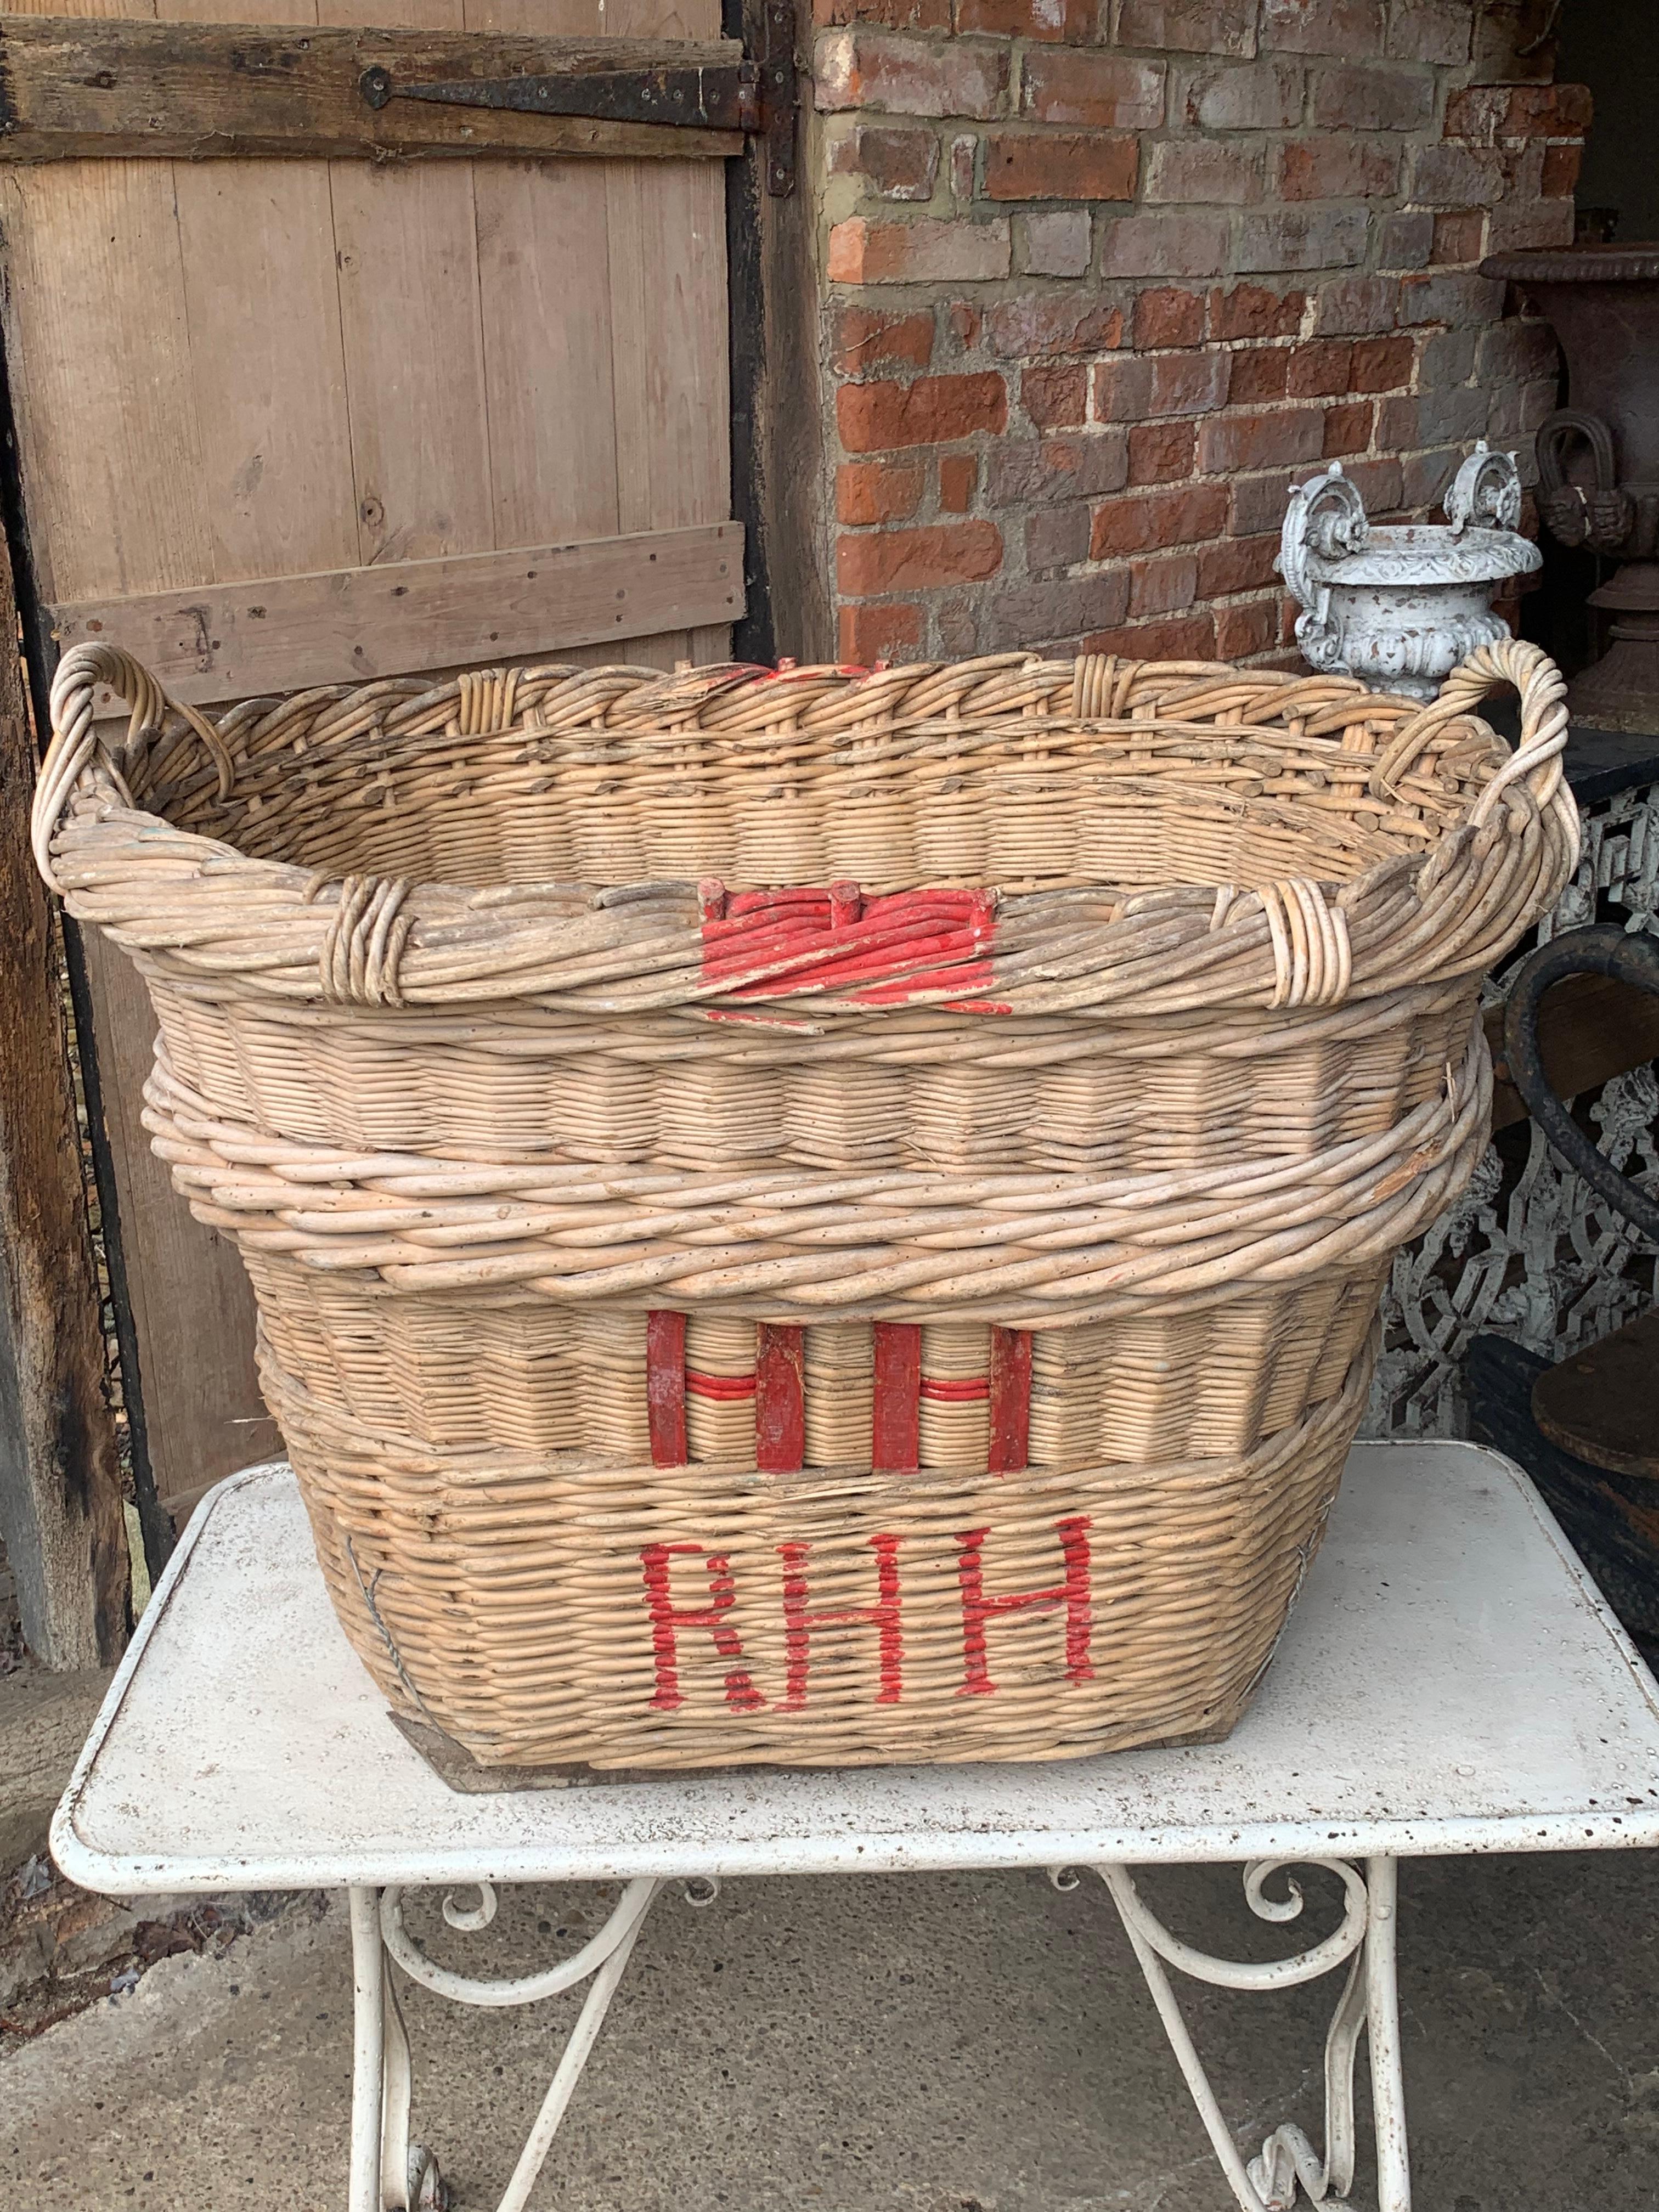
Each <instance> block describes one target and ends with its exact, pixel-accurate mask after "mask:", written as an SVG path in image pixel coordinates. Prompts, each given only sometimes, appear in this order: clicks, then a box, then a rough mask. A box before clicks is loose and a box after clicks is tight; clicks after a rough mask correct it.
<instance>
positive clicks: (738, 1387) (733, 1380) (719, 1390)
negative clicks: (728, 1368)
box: [685, 1367, 755, 1401]
mask: <svg viewBox="0 0 1659 2212" xmlns="http://www.w3.org/2000/svg"><path fill="white" fill-rule="evenodd" d="M685 1387H686V1389H688V1390H689V1391H690V1393H691V1395H692V1396H693V1397H694V1398H717V1399H723V1400H728V1401H729V1400H732V1399H734V1398H752V1397H753V1396H754V1395H755V1378H754V1376H752V1375H705V1374H704V1373H703V1372H702V1370H701V1368H696V1367H688V1368H687V1369H686V1370H685Z"/></svg>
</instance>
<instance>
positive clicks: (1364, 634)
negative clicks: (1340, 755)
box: [1277, 439, 1542, 699]
mask: <svg viewBox="0 0 1659 2212" xmlns="http://www.w3.org/2000/svg"><path fill="white" fill-rule="evenodd" d="M1519 520H1521V479H1520V477H1519V476H1518V475H1517V473H1516V466H1515V456H1514V455H1513V454H1512V453H1491V452H1489V451H1488V450H1487V447H1486V441H1485V439H1482V440H1481V441H1480V444H1479V445H1478V446H1477V447H1475V449H1474V452H1473V453H1471V454H1470V455H1469V457H1468V460H1466V461H1465V462H1464V464H1463V465H1462V468H1461V469H1459V471H1457V474H1456V476H1455V477H1454V478H1453V480H1452V486H1451V489H1450V490H1449V492H1448V493H1447V494H1446V520H1445V521H1444V522H1443V523H1433V522H1405V523H1389V524H1385V525H1383V526H1377V527H1373V526H1372V525H1371V523H1370V521H1369V520H1367V518H1366V514H1365V509H1364V505H1363V504H1362V502H1361V500H1360V497H1359V494H1358V491H1357V490H1356V489H1355V488H1354V486H1353V485H1352V483H1350V482H1349V481H1348V479H1347V477H1345V476H1344V475H1343V473H1342V464H1341V462H1340V461H1333V462H1332V463H1331V465H1330V467H1329V468H1328V470H1327V471H1326V472H1325V474H1324V475H1323V476H1322V477H1313V478H1312V479H1311V480H1310V482H1309V483H1304V484H1298V485H1297V488H1296V489H1295V490H1294V491H1292V492H1291V503H1290V507H1289V509H1288V511H1287V512H1286V513H1285V526H1284V529H1283V530H1282V531H1281V532H1280V533H1279V560H1278V563H1277V566H1278V568H1279V573H1280V574H1282V575H1283V577H1284V579H1285V583H1286V584H1287V585H1288V586H1290V588H1291V592H1293V593H1294V594H1295V596H1296V598H1297V599H1298V600H1299V601H1300V603H1301V606H1302V612H1301V613H1300V614H1299V615H1298V616H1297V623H1296V639H1297V644H1298V645H1299V646H1300V647H1301V648H1302V653H1303V658H1304V659H1305V660H1306V661H1307V663H1308V665H1309V666H1310V668H1316V669H1318V670H1320V671H1322V672H1329V673H1331V674H1335V675H1343V676H1357V677H1358V678H1359V680H1360V682H1361V683H1362V684H1365V685H1367V686H1368V687H1369V688H1370V690H1373V691H1403V692H1405V693H1406V695H1407V696H1408V697H1409V698H1413V699H1432V698H1433V696H1434V695H1435V693H1436V692H1437V690H1439V688H1440V686H1441V684H1442V683H1443V681H1444V680H1445V678H1447V677H1448V676H1449V674H1450V673H1451V671H1452V670H1453V669H1454V668H1455V666H1456V665H1457V664H1458V662H1459V661H1460V660H1462V659H1465V658H1466V656H1467V655H1468V654H1469V653H1473V652H1474V649H1475V647H1477V646H1480V645H1490V644H1492V642H1493V641H1494V640H1495V639H1498V638H1500V637H1507V636H1508V635H1509V625H1508V624H1507V623H1505V622H1504V619H1503V617H1502V616H1500V615H1495V614H1494V613H1493V612H1492V592H1493V590H1494V588H1495V587H1496V586H1498V584H1500V583H1501V582H1503V581H1504V579H1505V578H1506V577H1509V576H1519V575H1524V574H1527V573H1528V571H1529V570H1531V569H1534V568H1538V567H1540V566H1541V561H1542V556H1541V554H1540V553H1539V550H1538V548H1537V547H1536V546H1535V545H1534V544H1531V543H1529V541H1528V539H1526V538H1522V537H1520V536H1518V535H1517V533H1516V527H1515V526H1516V523H1517V522H1518V521H1519Z"/></svg>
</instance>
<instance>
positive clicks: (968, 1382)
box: [921, 1375, 991, 1406]
mask: <svg viewBox="0 0 1659 2212" xmlns="http://www.w3.org/2000/svg"><path fill="white" fill-rule="evenodd" d="M921 1395H922V1396H923V1397H924V1398H931V1399H933V1400H934V1401H936V1402H937V1403H939V1404H940V1405H945V1406H967V1405H971V1404H972V1403H973V1402H974V1401H975V1399H978V1398H988V1397H989V1396H990V1395H991V1386H990V1384H989V1383H987V1381H986V1379H985V1377H984V1376H982V1375H964V1376H959V1377H958V1376H938V1375H924V1376H922V1378H921Z"/></svg>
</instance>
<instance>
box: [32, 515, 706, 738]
mask: <svg viewBox="0 0 1659 2212" xmlns="http://www.w3.org/2000/svg"><path fill="white" fill-rule="evenodd" d="M742 611H743V532H742V530H741V529H740V528H739V527H738V525H737V524H736V523H735V522H724V523H720V522H717V523H711V524H705V525H704V526H702V528H701V529H695V530H661V531H647V532H641V534H640V535H639V536H638V537H635V538H594V539H590V540H588V541H586V543H583V544H576V545H551V546H541V547H533V546H532V547H528V548H521V549H520V550H517V551H515V552H511V553H471V554H466V555H463V556H459V558H456V559H453V560H447V561H444V560H431V561H393V562H385V563H382V564H380V565H379V566H377V567H374V568H344V569H337V570H335V571H334V572H333V573H331V574H325V575H313V576H267V577H264V578H263V579H261V580H258V581H256V582H253V583H249V584H240V585H236V586H214V587H210V588H208V589H206V590H200V591H196V592H149V593H147V594H143V595H140V596H137V597H134V598H131V599H92V600H82V601H81V602H79V603H78V604H76V605H71V606H57V607H53V608H52V610H51V612H52V628H53V633H54V635H56V637H57V639H58V643H59V645H60V646H61V647H65V648H67V647H69V646H71V645H78V644H80V643H82V641H86V640H90V639H98V640H100V641H106V642H111V643H113V644H116V645H123V646H125V647H126V648H127V650H128V651H129V652H130V653H136V654H137V657H138V658H139V659H140V660H142V661H143V663H144V665H145V666H146V667H147V668H149V670H151V671H152V672H153V673H154V674H155V676H157V677H159V678H160V679H161V683H162V684H164V685H165V687H166V688H167V690H169V691H170V692H171V693H172V694H173V697H174V698H176V699H186V700H190V701H191V702H196V701H199V700H209V699H242V698H248V697H251V696H253V695H254V694H256V693H258V692H265V691H274V690H302V689H305V688H307V687H308V686H310V685H311V684H356V683H367V682H368V681H369V680H370V679H372V678H374V677H377V676H388V675H397V674H403V673H404V672H406V671H410V670H414V669H426V668H443V667H448V666H452V665H465V662H466V661H467V660H468V659H469V658H470V659H477V658H478V657H479V656H480V654H482V655H483V656H484V657H486V658H489V659H494V658H495V657H496V656H500V658H501V659H513V658H514V657H516V656H519V655H522V654H526V653H543V654H546V653H551V652H557V651H558V650H560V649H561V648H562V647H566V646H573V645H597V644H599V643H602V642H608V641H619V640H622V639H626V638H631V637H634V636H635V635H659V634H660V633H661V632H663V631H665V630H671V629H690V628H691V627H692V626H694V625H696V624H702V623H729V622H732V621H734V620H735V619H736V617H738V615H739V614H741V613H742Z"/></svg>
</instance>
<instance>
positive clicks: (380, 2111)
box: [350, 1879, 715, 2212]
mask: <svg viewBox="0 0 1659 2212" xmlns="http://www.w3.org/2000/svg"><path fill="white" fill-rule="evenodd" d="M660 1887H661V1884H660V1883H659V1882H657V1881H652V1880H649V1879H642V1880H640V1881H631V1882H629V1885H628V1887H627V1888H626V1889H625V1890H624V1891H623V1896H622V1901H621V1903H620V1904H618V1905H617V1908H616V1910H615V1911H613V1912H612V1913H611V1917H610V1918H609V1919H608V1920H607V1921H606V1922H605V1926H604V1927H603V1928H602V1929H600V1930H599V1934H598V1935H597V1936H594V1937H593V1938H592V1941H591V1942H588V1943H586V1945H584V1946H583V1948H581V1950H580V1951H578V1952H577V1953H576V1954H575V1955H574V1957H573V1958H570V1959H567V1960H564V1961H563V1962H562V1964H561V1965H559V1966H550V1967H548V1968H547V1969H545V1970H544V1972H541V1973H537V1974H524V1975H520V1976H518V1977H516V1978H512V1979H507V1980H502V1981H482V1980H478V1979H476V1978H473V1977H472V1976H471V1975H467V1974H459V1973H455V1972H453V1971H452V1970H451V1969H450V1968H448V1967H447V1966H438V1965H437V1964H436V1963H435V1961H434V1960H431V1959H428V1956H427V1955H426V1954H425V1952H424V1951H422V1949H421V1948H420V1946H419V1945H418V1944H417V1943H416V1942H415V1940H414V1938H413V1937H412V1936H410V1934H409V1932H408V1930H407V1929H405V1928H404V1922H403V1905H402V1892H401V1891H399V1890H396V1889H388V1890H386V1891H384V1892H380V1893H376V1892H375V1891H374V1890H367V1889H366V1890H353V1892H352V1893H351V1935H352V1953H353V1960H354V1967H355V1973H356V1990H357V2069H356V2081H355V2084H354V2087H353V2092H352V2107H351V2130H352V2135H351V2157H352V2164H351V2181H352V2195H351V2199H350V2212H438V2208H440V2207H441V2205H442V2204H443V2203H445V2201H446V2199H445V2194H444V2191H443V2187H442V2185H441V2182H440V2180H439V2179H438V2171H437V2167H436V2165H435V2162H434V2161H433V2160H432V2159H431V2157H430V2155H429V2154H428V2153H427V2152H425V2151H423V2150H422V2149H421V2148H420V2147H419V2146H418V2145H416V2146H412V2147H411V2145H410V2141H409V2112H410V2053H409V2039H408V2036H407V2034H406V2033H405V2032H404V2021H403V2014H402V2011H401V2008H400V2007H399V2005H398V1996H397V1990H396V1988H395V1986H394V1985H393V1982H392V1971H391V1969H392V1963H393V1962H394V1961H395V1963H396V1964H397V1965H398V1966H400V1967H401V1968H402V1969H403V1971H404V1972H405V1973H407V1974H409V1975H410V1977H411V1978H413V1979H414V1980H416V1981H418V1982H419V1983H421V1984H422V1986H423V1987H424V1988H426V1989H428V1990H433V1991H434V1992H435V1994H436V1995H437V1996H446V1997H449V1998H451V1999H453V2001H454V2002H456V2003H457V2004H467V2005H482V2006H489V2007H495V2006H507V2005H521V2004H534V2003H536V2002H538V2001H539V2000H540V1999H541V1998H543V1997H550V1996H556V1995H557V1994H558V1993H559V1992H560V1991H561V1990H568V1989H574V1987H575V1986H576V1984H578V1983H580V1982H584V1981H587V1980H589V1979H590V1978H591V1979H592V1988H591V1989H590V1990H588V1992H587V1996H586V1999H585V2001H584V2002H583V2005H582V2008H581V2011H580V2013H579V2015H577V2019H576V2024H575V2026H574V2027H573V2028H572V2030H571V2031H570V2034H569V2037H568V2039H567V2041H566V2044H565V2047H564V2050H563V2052H562V2055H561V2057H560V2059H559V2063H558V2065H557V2066H556V2069H554V2074H553V2079H552V2081H551V2082H550V2084H549V2086H548V2090H547V2094H546V2096H545V2097H544V2099H543V2100H542V2106H541V2110H540V2112H538V2114H537V2117H536V2124H535V2125H534V2127H533V2128H532V2130H531V2131H530V2136H529V2140H528V2141H527V2142H526V2144H525V2147H524V2149H523V2151H522V2152H521V2153H520V2157H519V2161H518V2164H517V2166H515V2167H514V2168H513V2177H512V2179H511V2180H510V2181H509V2182H508V2183H507V2191H506V2194H505V2195H504V2196H503V2197H502V2198H501V2205H500V2212H524V2207H525V2206H526V2204H527V2203H528V2202H529V2198H530V2192H531V2191H532V2189H533V2188H534V2187H535V2185H536V2179H537V2176H538V2174H539V2173H540V2172H541V2170H542V2166H543V2164H544V2161H545V2160H546V2157H547V2154H548V2152H549V2150H550V2148H551V2147H552V2142H553V2138H554V2136H555V2135H556V2133H557V2131H558V2127H559V2123H560V2122H561V2120H562V2119H563V2118H564V2115H565V2111H566V2108H567V2107H568V2105H569V2102H570V2100H571V2097H572V2095H573V2094H574V2091H575V2087H576V2084H577V2082H578V2081H580V2079H581V2075H582V2069H583V2068H584V2067H585V2066H586V2063H587V2061H588V2058H589V2057H590V2055H591V2054H592V2049H593V2045H594V2043H595V2042H596V2040H597V2039H598V2037H599V2029H600V2027H602V2026H603V2024H604V2021H605V2014H606V2012H607V2010H608V2009H609V2008H610V2004H611V1998H612V1997H613V1996H615V1995H616V1991H617V1984H618V1983H619V1982H620V1981H621V1979H622V1978H623V1971H624V1969H625V1968H626V1966H627V1965H628V1960H629V1955H630V1954H631V1953H632V1951H633V1948H634V1945H635V1942H636V1940H637V1939H638V1936H639V1933H640V1929H641V1927H642V1926H643V1925H644V1923H645V1916H646V1914H647V1912H648V1911H649V1910H650V1908H651V1904H652V1900H653V1898H654V1897H655V1896H656V1893H657V1892H658V1890H659V1888H660ZM714 1888H715V1885H714V1884H712V1883H703V1884H702V1885H699V1886H697V1893H695V1894H694V1893H693V1892H692V1890H690V1889H688V1892H687V1894H688V1898H689V1899H690V1902H692V1903H694V1904H707V1903H709V1902H711V1901H712V1899H713V1896H714ZM477 1889H478V1902H477V1905H459V1904H458V1903H457V1902H456V1900H455V1899H454V1898H453V1897H447V1898H446V1899H444V1903H443V1916H444V1918H445V1920H446V1921H447V1923H448V1924H449V1925H450V1926H451V1927H452V1928H454V1929H461V1930H464V1931H468V1932H473V1931H476V1930H477V1929H482V1928H487V1927H488V1926H489V1923H490V1922H491V1921H492V1920H494V1918H495V1905H496V1899H495V1888H494V1887H493V1885H492V1884H490V1883H489V1882H487V1881H481V1882H480V1883H479V1884H478V1885H477Z"/></svg>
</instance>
